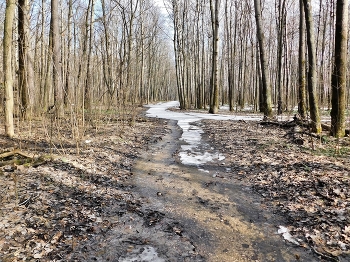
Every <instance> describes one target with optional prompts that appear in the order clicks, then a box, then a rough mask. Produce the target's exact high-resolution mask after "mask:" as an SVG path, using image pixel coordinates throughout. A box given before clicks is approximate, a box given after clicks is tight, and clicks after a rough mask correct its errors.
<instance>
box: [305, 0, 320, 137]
mask: <svg viewBox="0 0 350 262" xmlns="http://www.w3.org/2000/svg"><path fill="white" fill-rule="evenodd" d="M303 3H304V11H305V21H306V33H307V47H308V58H309V60H308V62H309V68H308V83H307V86H308V92H309V106H310V118H311V127H312V131H313V132H316V133H321V132H322V127H321V120H320V114H319V108H318V98H317V71H316V69H317V68H316V67H317V64H316V43H315V36H314V22H313V18H312V10H311V9H312V8H311V0H303Z"/></svg>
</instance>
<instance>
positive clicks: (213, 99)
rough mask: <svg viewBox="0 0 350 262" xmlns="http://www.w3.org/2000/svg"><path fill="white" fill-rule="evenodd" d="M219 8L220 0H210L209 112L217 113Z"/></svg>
mask: <svg viewBox="0 0 350 262" xmlns="http://www.w3.org/2000/svg"><path fill="white" fill-rule="evenodd" d="M219 8H220V0H215V1H214V0H211V1H210V13H211V23H212V32H213V42H212V68H211V79H210V82H211V85H210V88H211V89H210V91H211V95H210V108H209V113H211V114H217V113H218V111H219V83H218V80H219V79H218V55H219V52H218V42H219Z"/></svg>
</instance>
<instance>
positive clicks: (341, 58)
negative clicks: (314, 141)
mask: <svg viewBox="0 0 350 262" xmlns="http://www.w3.org/2000/svg"><path fill="white" fill-rule="evenodd" d="M347 26H348V1H347V0H338V1H337V9H336V28H335V45H334V56H335V58H334V68H333V74H332V110H331V135H333V136H336V137H343V136H344V135H345V92H346V70H347V38H348V36H347V34H348V31H347V29H348V28H347Z"/></svg>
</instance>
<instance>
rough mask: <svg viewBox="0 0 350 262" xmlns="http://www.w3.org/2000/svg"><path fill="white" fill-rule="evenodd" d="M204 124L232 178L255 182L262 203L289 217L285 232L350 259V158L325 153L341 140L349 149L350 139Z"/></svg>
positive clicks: (321, 252)
mask: <svg viewBox="0 0 350 262" xmlns="http://www.w3.org/2000/svg"><path fill="white" fill-rule="evenodd" d="M203 122H204V125H203V126H202V128H203V130H204V131H205V134H203V136H204V137H205V138H206V140H207V141H211V142H212V143H213V144H214V145H215V147H216V148H221V150H222V151H221V152H222V153H224V155H225V157H226V159H225V163H224V167H225V168H226V174H227V176H228V177H226V178H229V179H237V180H239V181H241V182H242V183H244V184H246V185H249V186H250V187H251V188H252V189H254V190H255V191H256V192H258V193H259V194H260V195H261V196H263V198H264V201H263V203H262V204H261V205H262V206H265V207H266V208H269V209H272V210H273V211H274V212H276V213H279V214H282V215H283V216H284V217H285V218H287V223H288V224H287V225H281V226H280V227H279V230H278V233H279V234H282V235H283V237H284V238H285V239H286V240H287V241H289V242H292V243H294V244H296V245H300V246H303V247H305V248H310V249H312V250H313V251H314V252H315V254H316V255H317V256H319V257H320V258H322V259H326V260H329V261H340V259H343V260H341V261H348V259H350V156H349V154H348V153H345V154H343V155H336V154H334V156H332V155H330V154H325V153H324V152H326V150H327V149H328V150H329V151H333V152H334V151H335V148H336V147H338V146H339V144H340V146H342V147H343V148H344V149H346V150H344V151H345V152H349V151H348V149H349V147H350V143H349V138H344V139H342V140H341V141H336V140H334V141H328V144H324V143H321V141H317V140H315V139H314V141H311V140H310V138H307V137H306V138H304V139H305V140H307V142H306V143H304V144H303V145H298V144H295V143H293V141H292V140H290V139H288V136H286V133H287V132H288V131H289V130H284V129H282V128H276V126H261V125H259V122H244V121H213V120H205V121H203ZM313 147H314V149H315V150H312V148H313ZM344 259H345V260H344Z"/></svg>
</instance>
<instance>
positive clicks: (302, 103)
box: [298, 0, 306, 119]
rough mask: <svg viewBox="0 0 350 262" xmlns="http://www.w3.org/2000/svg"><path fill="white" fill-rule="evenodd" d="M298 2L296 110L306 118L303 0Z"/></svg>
mask: <svg viewBox="0 0 350 262" xmlns="http://www.w3.org/2000/svg"><path fill="white" fill-rule="evenodd" d="M299 4H300V21H299V61H298V62H299V88H298V94H299V99H298V112H299V115H300V117H301V118H302V119H305V118H306V81H305V78H306V68H305V63H306V61H305V54H306V49H305V13H304V5H303V0H299Z"/></svg>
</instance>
